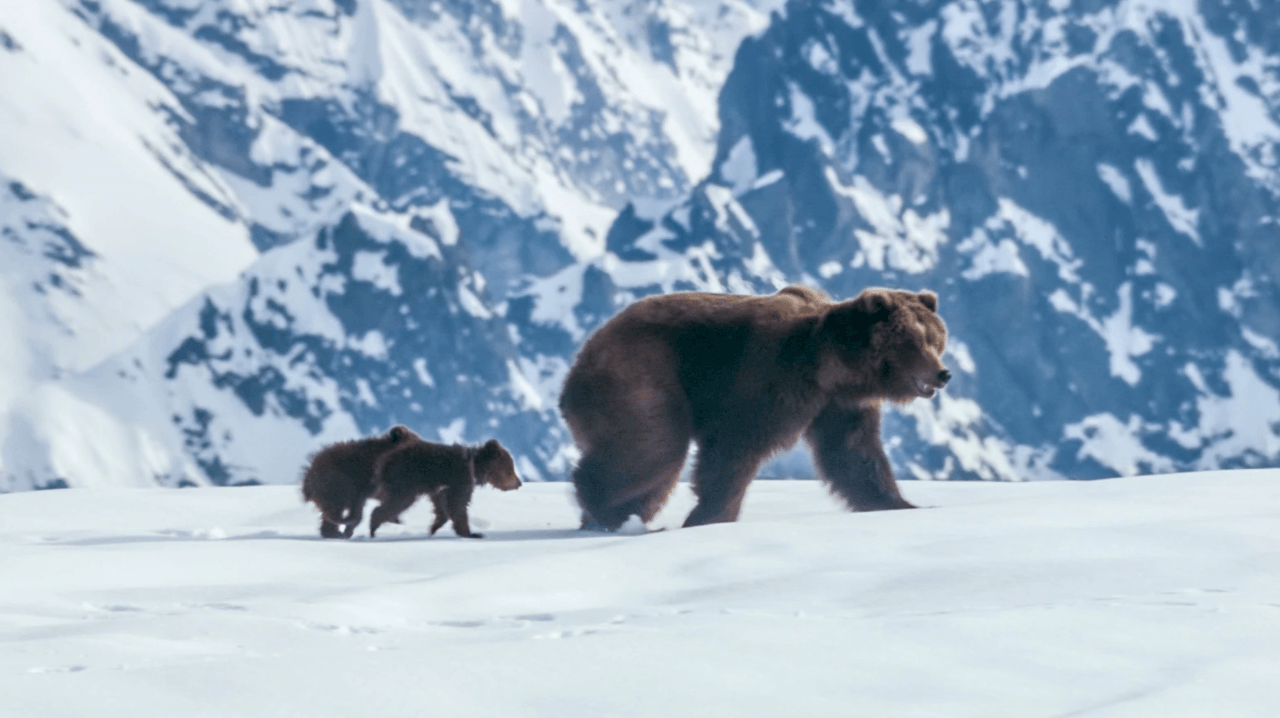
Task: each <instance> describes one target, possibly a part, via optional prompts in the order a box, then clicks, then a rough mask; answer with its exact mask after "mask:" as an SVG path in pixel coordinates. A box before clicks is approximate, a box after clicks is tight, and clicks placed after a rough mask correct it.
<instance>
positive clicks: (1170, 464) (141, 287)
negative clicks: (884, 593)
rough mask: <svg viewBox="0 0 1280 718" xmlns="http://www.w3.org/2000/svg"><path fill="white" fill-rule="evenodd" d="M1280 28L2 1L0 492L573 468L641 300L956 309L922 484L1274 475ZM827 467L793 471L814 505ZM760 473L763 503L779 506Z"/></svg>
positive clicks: (1146, 10) (1204, 8)
mask: <svg viewBox="0 0 1280 718" xmlns="http://www.w3.org/2000/svg"><path fill="white" fill-rule="evenodd" d="M1276 27H1280V9H1277V8H1276V7H1274V6H1271V5H1266V4H1263V5H1261V6H1259V7H1254V6H1253V5H1250V4H1243V3H1227V2H1225V0H1202V1H1201V2H1198V3H1191V2H1189V1H1188V2H1182V3H1176V4H1165V3H1148V2H1117V3H1094V4H1081V3H1074V4H1071V3H1066V2H1056V1H1050V2H1012V1H1010V2H977V1H972V2H945V3H944V2H925V3H919V2H910V3H907V2H901V3H899V2H876V3H872V2H852V1H851V0H830V1H829V2H801V1H798V0H793V1H792V2H789V3H787V4H786V6H785V7H783V6H782V3H781V0H777V1H773V0H750V1H749V0H721V1H720V2H705V3H704V2H696V1H694V0H685V1H684V2H676V1H675V0H635V1H632V2H627V1H626V0H613V1H608V2H606V1H601V0H596V1H592V2H583V1H581V0H577V1H575V2H569V1H568V0H504V1H503V2H498V1H496V0H479V1H477V2H470V1H464V0H458V1H456V2H454V1H444V0H442V1H441V2H432V3H421V2H410V1H409V0H398V1H392V0H294V1H290V2H284V3H267V2H260V1H259V0H250V1H247V2H246V1H244V0H238V1H237V2H226V1H223V0H94V1H90V0H13V2H9V3H6V4H5V7H4V8H0V33H2V34H0V137H3V138H4V139H3V140H2V141H0V179H2V180H3V187H0V236H2V237H3V241H2V242H0V279H2V280H3V284H0V326H3V327H4V328H5V330H6V332H7V335H9V336H15V337H19V338H20V340H21V341H18V342H15V343H14V344H12V345H10V346H7V347H4V348H3V349H0V435H2V436H3V437H4V438H3V439H0V490H13V489H22V488H30V487H40V486H57V485H117V484H130V485H133V484H141V485H147V484H154V483H156V482H159V483H161V484H166V485H180V484H183V483H196V484H204V483H228V484H235V483H246V482H288V481H293V480H296V477H297V469H298V465H299V464H300V462H301V460H302V457H304V456H305V455H306V453H307V452H308V451H310V450H313V449H314V448H315V447H316V446H318V445H319V444H321V443H324V442H326V441H329V440H332V439H335V438H346V437H348V436H351V435H355V434H359V433H367V432H372V431H379V430H382V429H384V428H385V427H386V426H388V425H390V424H392V423H396V422H403V423H406V424H409V425H410V426H412V427H413V428H415V429H416V430H418V431H420V432H421V433H423V434H424V435H428V436H432V437H441V438H444V439H447V440H464V441H475V440H478V439H481V438H484V437H487V436H489V435H496V436H498V437H499V438H500V439H502V440H503V441H504V443H507V444H508V445H509V446H510V447H511V448H512V450H513V453H515V454H516V455H517V457H519V460H520V463H521V468H522V471H523V472H524V473H526V474H528V477H529V478H539V477H540V478H562V477H564V476H565V475H566V473H567V470H568V468H569V466H570V465H571V460H572V457H573V452H572V450H571V447H570V445H569V442H568V439H567V434H566V432H565V431H564V430H563V427H562V426H561V424H560V421H559V418H558V416H557V415H556V412H555V411H554V406H555V397H556V395H557V393H558V390H559V383H560V380H561V378H562V377H563V374H564V372H565V371H566V369H567V366H568V363H569V362H570V361H571V359H572V356H573V352H574V350H575V349H576V347H577V345H578V344H579V343H580V342H581V340H582V339H583V338H584V337H585V335H586V333H587V332H589V331H590V330H591V329H592V328H593V327H594V326H596V325H597V324H598V323H599V322H601V321H603V320H604V319H606V318H607V317H609V316H611V315H612V314H613V313H614V312H616V311H617V310H618V309H619V308H620V307H621V306H624V305H625V304H626V303H627V302H629V301H632V300H634V299H635V298H637V297H640V296H644V295H646V294H651V293H654V292H659V291H672V290H679V289H705V290H712V291H733V292H767V291H773V290H774V289H776V288H777V287H778V286H781V285H782V284H785V283H787V282H792V281H802V282H806V283H809V284H811V285H814V286H818V287H822V288H824V289H826V290H827V291H828V292H829V293H831V294H832V295H833V296H837V297H846V296H851V295H853V294H856V293H857V292H858V291H860V290H861V289H862V288H863V287H865V286H869V285H888V286H898V287H906V288H923V287H928V288H932V289H934V290H935V291H938V293H939V294H940V295H941V302H942V306H941V311H942V313H943V316H944V318H946V319H947V321H948V323H949V326H950V327H951V331H952V340H951V344H950V351H949V354H950V356H949V357H948V362H949V363H950V364H951V365H952V367H953V369H954V370H955V373H956V374H957V378H956V379H955V380H954V381H953V383H952V385H951V386H949V387H948V390H947V391H946V392H944V393H943V395H942V396H941V397H940V398H939V399H937V400H935V402H934V403H931V404H930V403H925V402H915V403H914V404H912V405H909V406H906V407H903V409H902V411H901V412H898V413H896V414H891V416H890V418H889V421H888V422H887V426H886V440H887V441H888V442H889V444H890V446H891V449H892V458H893V459H894V461H895V464H896V466H897V468H898V471H899V473H900V474H901V475H903V476H906V477H917V478H985V479H1022V478H1058V477H1067V478H1091V477H1099V476H1114V475H1117V474H1133V473H1146V472H1168V471H1175V470H1184V469H1207V468H1216V467H1233V466H1261V465H1276V464H1278V463H1280V347H1278V346H1277V343H1276V342H1277V337H1280V309H1278V308H1280V301H1277V300H1278V299H1280V296H1277V288H1276V284H1275V277H1277V276H1280V225H1278V222H1280V202H1278V199H1280V195H1278V193H1280V166H1278V164H1277V163H1280V36H1277V34H1276V30H1275V29H1274V28H1276ZM806 470H807V467H806V466H805V464H804V462H803V460H799V461H791V462H790V463H787V464H784V468H783V469H781V470H779V471H781V472H785V473H792V474H795V473H799V474H803V473H805V471H806ZM775 473H776V472H775Z"/></svg>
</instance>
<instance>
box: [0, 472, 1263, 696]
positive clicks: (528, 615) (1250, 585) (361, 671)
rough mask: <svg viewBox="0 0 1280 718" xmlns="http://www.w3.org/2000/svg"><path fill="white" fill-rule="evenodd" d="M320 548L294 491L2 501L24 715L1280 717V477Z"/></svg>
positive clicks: (9, 671) (684, 492)
mask: <svg viewBox="0 0 1280 718" xmlns="http://www.w3.org/2000/svg"><path fill="white" fill-rule="evenodd" d="M568 491H569V487H568V486H567V485H565V484H532V485H526V486H525V487H524V488H522V489H520V490H519V491H516V492H513V493H509V494H500V493H498V492H494V491H491V490H488V489H483V490H481V491H480V492H478V494H477V496H476V499H475V502H474V503H473V511H472V516H473V517H474V519H475V520H473V526H475V527H478V528H479V529H480V530H482V531H484V532H485V533H486V534H487V537H486V538H485V539H484V540H481V541H473V540H463V539H458V538H455V537H454V536H453V535H452V534H451V532H450V530H449V528H446V529H445V530H444V532H442V534H440V535H437V536H436V537H434V538H428V537H427V536H426V525H427V524H428V522H429V521H430V508H429V504H428V505H427V506H425V507H424V506H422V505H419V506H416V507H415V508H414V509H413V510H411V511H410V512H409V513H407V514H406V515H405V524H404V525H403V526H394V525H392V526H388V527H387V529H386V530H385V535H380V536H379V537H378V538H377V539H376V540H369V539H357V540H352V541H346V542H343V541H322V540H320V539H319V538H318V537H317V536H316V523H317V522H316V516H315V512H314V510H313V509H312V508H311V507H310V506H307V505H303V504H301V503H300V501H299V497H298V492H297V489H296V488H295V487H282V486H271V487H255V488H232V489H226V488H200V489H191V490H181V491H175V490H165V489H156V490H153V489H136V490H127V489H116V490H92V489H70V490H65V491H46V492H34V493H19V494H8V495H3V496H0V573H3V576H4V581H3V582H0V641H2V643H0V694H2V695H4V714H5V715H13V716H36V715H39V716H49V717H53V716H87V715H92V716H94V717H95V718H110V717H111V716H128V717H129V718H136V716H139V715H170V716H309V717H314V716H349V715H378V716H422V715H447V716H455V717H456V716H486V717H492V716H503V717H504V718H510V717H515V716H557V717H562V718H570V717H574V716H722V715H723V716H947V717H949V718H954V717H956V716H982V717H983V718H990V717H992V716H1017V717H1019V718H1027V717H1034V716H1097V717H1102V716H1162V717H1163V716H1210V715H1221V716H1226V715H1230V716H1272V715H1277V714H1280V685H1278V684H1277V682H1276V681H1275V676H1276V675H1280V653H1278V652H1277V651H1276V646H1277V645H1280V471H1276V470H1254V471H1221V472H1207V473H1201V474H1182V475H1171V476H1161V477H1148V478H1131V479H1114V480H1109V481H1099V482H1093V483H1075V482H1051V483H1029V484H1005V483H1001V484H973V483H962V484H957V483H928V482H908V483H906V484H905V485H904V492H905V493H906V495H907V496H908V497H909V498H910V499H912V500H913V501H915V502H917V503H919V504H921V505H922V506H927V507H930V508H927V509H924V510H919V511H904V512H884V513H871V514H853V513H848V512H846V511H843V510H841V509H840V508H839V507H838V506H837V505H836V503H835V502H834V501H833V500H832V499H831V498H830V497H829V496H827V495H826V493H825V492H824V490H823V488H822V487H821V486H820V485H819V484H817V483H815V482H810V481H795V482H756V483H755V484H754V485H753V486H752V488H751V492H750V494H749V495H748V497H747V501H746V506H745V511H744V515H743V517H742V520H741V521H740V522H738V523H736V524H730V525H719V526H709V527H703V528H696V529H679V528H678V526H679V523H680V521H681V520H682V519H683V517H684V515H685V513H686V512H687V511H688V510H689V508H690V506H691V504H692V495H691V492H690V491H689V490H688V487H687V486H686V485H681V487H680V489H679V491H678V492H677V494H676V496H675V497H674V499H673V501H672V505H671V507H670V508H669V509H668V510H667V511H666V512H664V513H663V514H662V515H660V516H659V517H658V519H657V520H655V521H654V522H653V525H651V526H650V528H651V529H655V528H670V529H675V530H667V531H661V532H655V533H648V534H636V533H632V534H623V535H610V534H599V533H590V532H580V531H577V530H575V527H576V524H577V517H576V512H575V509H574V506H573V504H572V502H571V499H570V497H569V494H568Z"/></svg>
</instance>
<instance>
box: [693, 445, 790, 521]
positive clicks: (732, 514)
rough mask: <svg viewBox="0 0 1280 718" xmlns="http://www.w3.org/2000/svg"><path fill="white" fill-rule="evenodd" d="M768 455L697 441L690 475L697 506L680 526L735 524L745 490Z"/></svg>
mask: <svg viewBox="0 0 1280 718" xmlns="http://www.w3.org/2000/svg"><path fill="white" fill-rule="evenodd" d="M768 453H769V452H767V451H760V450H752V449H751V447H750V446H749V445H743V443H742V442H739V441H729V442H725V441H720V440H716V439H710V440H702V441H700V442H699V445H698V465H697V467H696V468H695V469H694V472H693V490H694V493H696V494H697V495H698V504H697V505H696V506H694V507H693V511H692V512H690V513H689V517H688V518H687V519H685V521H684V525H685V526H686V527H689V526H702V525H704V524H718V523H729V522H732V521H737V520H738V513H739V512H740V511H741V510H742V499H743V498H744V497H745V496H746V495H747V486H749V485H750V484H751V480H752V479H754V478H755V477H756V470H757V469H759V468H760V463H761V462H762V461H764V459H765V458H766V457H767V456H768Z"/></svg>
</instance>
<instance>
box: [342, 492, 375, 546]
mask: <svg viewBox="0 0 1280 718" xmlns="http://www.w3.org/2000/svg"><path fill="white" fill-rule="evenodd" d="M368 500H369V495H368V494H360V495H359V496H357V497H356V498H355V499H354V500H352V502H351V505H350V506H348V507H347V516H346V520H345V521H344V523H345V524H346V528H344V529H343V530H342V538H351V535H352V534H354V533H355V532H356V527H357V526H359V525H360V522H361V521H363V520H364V502H366V501H368Z"/></svg>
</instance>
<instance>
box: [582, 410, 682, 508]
mask: <svg viewBox="0 0 1280 718" xmlns="http://www.w3.org/2000/svg"><path fill="white" fill-rule="evenodd" d="M639 447H643V448H642V449H641V450H636V448H639ZM688 447H689V439H688V437H687V436H686V437H682V436H679V435H678V434H677V433H675V432H673V433H671V434H669V435H668V437H667V441H665V442H657V441H652V440H651V441H648V442H643V443H641V444H638V445H632V450H629V451H610V452H608V453H605V452H602V451H599V450H597V451H594V452H592V453H591V454H588V455H587V456H584V457H583V458H582V460H581V461H580V462H578V468H577V469H576V470H575V471H574V473H573V483H574V488H575V489H576V490H577V495H578V504H579V505H580V506H581V507H582V528H583V529H586V530H594V531H616V530H617V529H618V527H619V526H621V525H622V524H624V523H626V521H627V519H629V518H631V516H633V515H635V516H639V517H640V520H641V521H643V522H645V523H648V522H649V520H651V519H652V518H653V517H654V516H656V515H657V513H658V511H660V510H661V509H662V507H663V506H664V505H665V504H666V502H667V497H669V496H670V495H671V490H672V489H673V488H675V485H676V482H677V481H679V479H680V469H681V468H682V467H683V466H684V460H685V455H686V454H687V452H688Z"/></svg>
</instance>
